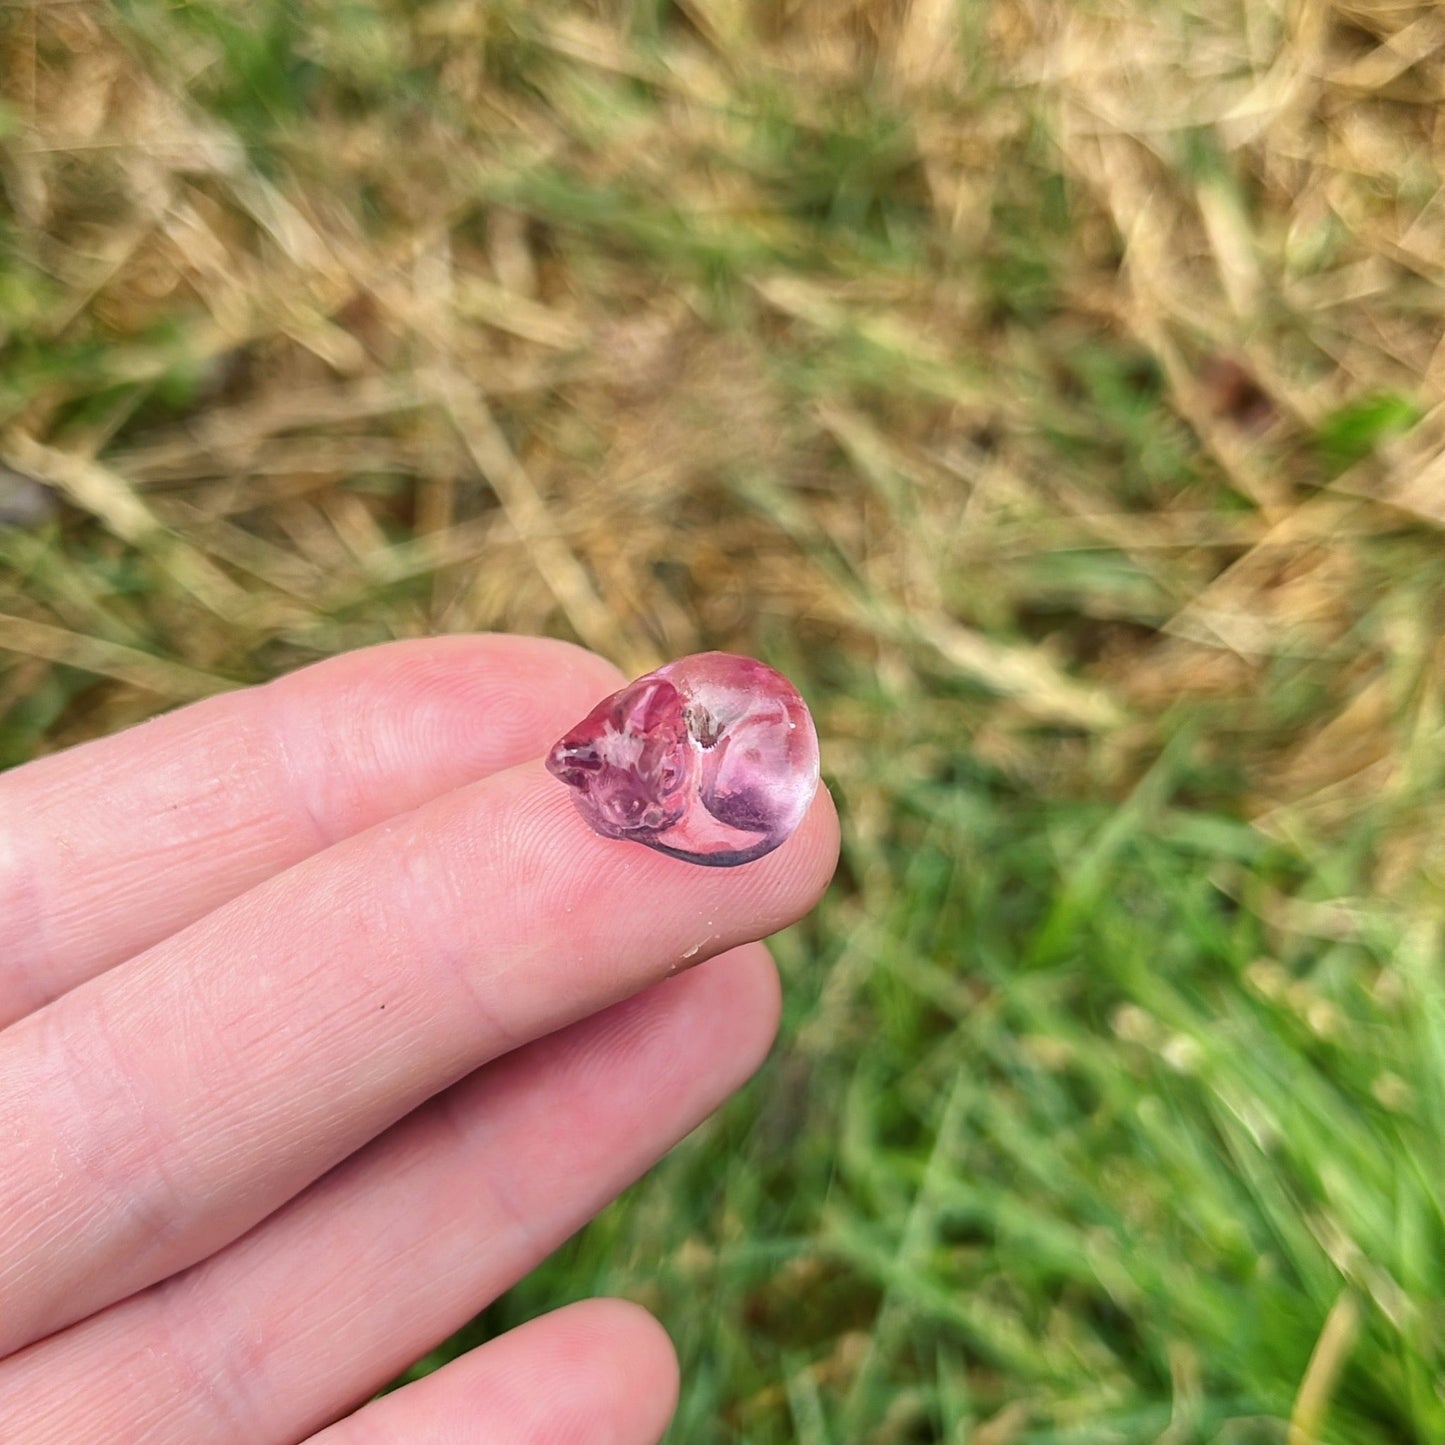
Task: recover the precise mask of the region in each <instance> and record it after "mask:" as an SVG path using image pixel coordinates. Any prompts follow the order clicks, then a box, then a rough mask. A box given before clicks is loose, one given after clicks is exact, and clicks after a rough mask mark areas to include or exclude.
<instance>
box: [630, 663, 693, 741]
mask: <svg viewBox="0 0 1445 1445" xmlns="http://www.w3.org/2000/svg"><path fill="white" fill-rule="evenodd" d="M681 716H682V696H681V694H680V693H679V692H678V690H677V689H676V688H675V687H674V686H673V685H672V684H671V683H670V682H667V681H666V680H665V679H663V678H660V677H659V678H654V679H652V680H651V681H648V682H644V683H642V684H640V685H639V686H636V687H630V688H628V689H626V691H625V692H624V693H623V695H622V697H621V699H620V700H619V703H618V708H617V727H618V731H619V732H626V733H631V734H633V735H634V736H640V737H646V736H648V735H649V734H651V733H654V732H656V731H657V730H658V729H659V728H662V727H665V726H666V725H667V724H668V723H670V722H673V721H676V720H677V719H679V718H681Z"/></svg>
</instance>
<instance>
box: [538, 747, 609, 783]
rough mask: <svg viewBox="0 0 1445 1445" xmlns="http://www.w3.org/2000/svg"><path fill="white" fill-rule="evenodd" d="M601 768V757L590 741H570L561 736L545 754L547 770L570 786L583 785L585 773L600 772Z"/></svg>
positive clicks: (585, 778)
mask: <svg viewBox="0 0 1445 1445" xmlns="http://www.w3.org/2000/svg"><path fill="white" fill-rule="evenodd" d="M602 768H603V761H602V757H601V755H600V754H599V753H598V751H597V745H596V744H595V743H592V742H585V743H580V742H571V741H570V740H569V738H563V739H562V741H561V742H559V743H557V744H556V745H555V746H554V747H553V749H552V751H551V752H550V753H548V754H547V771H548V772H549V773H551V774H552V776H553V777H554V778H560V779H561V780H562V781H563V782H564V783H566V784H567V786H568V787H571V788H580V787H583V786H584V785H585V784H586V781H587V775H588V774H589V773H600V772H601V771H602Z"/></svg>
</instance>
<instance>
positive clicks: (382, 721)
mask: <svg viewBox="0 0 1445 1445" xmlns="http://www.w3.org/2000/svg"><path fill="white" fill-rule="evenodd" d="M622 680H623V679H622V678H621V676H620V674H619V673H618V672H617V671H616V670H615V669H614V668H612V667H611V666H610V665H609V664H607V663H605V662H603V661H601V660H600V659H598V658H596V657H594V656H592V655H590V654H588V653H585V652H582V651H580V650H579V649H576V648H572V647H568V646H566V645H565V644H561V643H554V642H547V641H542V640H537V639H523V638H511V637H472V638H443V639H436V640H432V641H426V642H411V643H397V644H393V645H390V646H387V647H382V648H376V649H372V650H369V651H366V652H360V653H353V654H350V655H348V656H345V657H340V658H336V659H333V660H331V661H329V662H326V663H322V664H319V665H317V666H316V667H313V668H309V669H306V670H305V671H302V672H299V673H295V674H293V675H291V676H289V677H286V678H283V679H281V680H280V681H278V682H276V683H273V684H271V685H269V686H268V687H264V688H254V689H251V690H248V691H246V692H239V693H233V694H228V695H225V696H221V697H217V698H212V699H209V700H207V701H206V702H203V703H199V704H196V705H195V706H193V707H190V708H186V709H182V710H180V711H177V712H175V713H171V714H169V715H166V716H164V717H161V718H158V719H156V720H155V721H153V722H151V723H148V724H146V725H145V726H143V727H140V728H136V729H132V730H131V731H129V732H125V733H120V734H117V735H116V736H114V737H111V738H106V739H103V740H101V741H98V742H95V743H91V744H87V745H85V746H84V747H80V748H76V749H73V750H71V751H69V752H66V753H60V754H57V755H55V756H53V757H50V758H46V759H43V760H41V761H39V762H36V763H33V764H30V765H29V766H27V767H23V768H20V769H17V770H15V771H12V772H10V773H7V774H3V775H0V1159H3V1161H4V1163H3V1168H0V1440H5V1441H6V1442H9V1445H33V1442H74V1441H79V1440H95V1441H102V1440H105V1441H109V1440H117V1441H120V1440H145V1441H146V1442H148V1445H166V1442H172V1441H174V1442H187V1445H191V1442H194V1441H197V1440H205V1441H207V1442H215V1445H223V1442H229V1441H236V1442H246V1445H262V1442H271V1441H275V1442H281V1441H299V1440H314V1441H324V1442H325V1445H362V1442H364V1445H378V1442H392V1441H398V1442H399V1441H426V1442H427V1445H441V1442H450V1441H457V1442H462V1441H466V1442H472V1441H479V1440H485V1441H487V1442H488V1445H513V1442H516V1445H521V1442H529V1445H530V1442H546V1445H570V1442H577V1445H582V1442H586V1445H634V1442H636V1445H643V1442H654V1441H657V1440H658V1439H659V1438H660V1437H661V1435H662V1433H663V1431H664V1429H665V1428H666V1423H667V1420H668V1418H669V1416H670V1414H671V1411H672V1408H673V1405H674V1403H675V1399H676V1393H677V1389H678V1379H677V1368H676V1363H675V1360H674V1357H673V1353H672V1348H671V1345H670V1344H669V1342H668V1339H667V1336H666V1334H665V1333H664V1331H663V1329H662V1328H661V1327H660V1326H659V1325H658V1324H657V1323H656V1322H655V1321H653V1320H652V1319H651V1318H650V1317H649V1316H648V1315H646V1314H645V1313H643V1311H642V1310H640V1309H638V1308H637V1307H635V1306H633V1305H629V1304H626V1303H623V1302H621V1301H616V1300H593V1301H589V1302H587V1303H584V1304H579V1305H573V1306H570V1307H568V1308H566V1309H562V1310H558V1311H557V1312H555V1313H553V1314H551V1315H546V1316H543V1317H542V1318H540V1319H538V1320H534V1321H532V1322H531V1323H530V1324H528V1325H526V1326H524V1327H522V1328H520V1329H518V1330H515V1331H513V1332H512V1333H511V1334H509V1335H505V1336H503V1337H501V1338H498V1339H496V1340H493V1341H491V1342H490V1343H488V1344H487V1345H485V1346H483V1347H482V1348H480V1349H478V1350H475V1351H473V1352H472V1353H471V1354H469V1355H466V1356H464V1357H463V1358H461V1359H460V1360H457V1361H456V1362H454V1363H453V1364H451V1365H448V1366H446V1367H445V1368H443V1369H442V1370H440V1371H438V1372H437V1373H436V1374H433V1375H431V1376H429V1377H427V1378H426V1379H425V1380H422V1381H420V1382H418V1383H416V1384H413V1385H410V1386H407V1387H406V1388H404V1389H402V1390H399V1391H397V1392H394V1393H393V1394H390V1395H388V1396H385V1397H384V1398H382V1399H381V1400H377V1401H373V1402H372V1403H370V1404H365V1403H363V1402H365V1401H366V1399H367V1397H368V1396H369V1395H370V1394H372V1393H373V1392H374V1391H375V1390H376V1389H378V1388H379V1387H380V1386H381V1385H383V1384H385V1383H386V1382H387V1381H388V1380H389V1379H391V1378H393V1377H394V1376H395V1375H396V1374H397V1373H398V1372H399V1371H400V1370H402V1369H403V1368H405V1366H406V1365H407V1364H409V1363H410V1362H411V1361H412V1360H413V1359H415V1358H416V1357H418V1356H419V1355H421V1354H423V1353H424V1352H426V1351H427V1350H428V1349H430V1348H431V1347H432V1346H434V1345H435V1344H436V1343H437V1342H439V1341H440V1340H441V1339H443V1338H444V1337H445V1336H446V1335H448V1334H449V1333H450V1332H451V1331H452V1330H454V1329H456V1328H457V1327H458V1326H459V1325H461V1324H463V1323H464V1322H465V1321H466V1320H467V1319H469V1318H470V1317H471V1316H472V1315H473V1314H475V1313H476V1312H477V1311H478V1310H479V1309H480V1308H482V1307H483V1306H484V1305H485V1304H486V1303H487V1302H488V1301H490V1300H491V1299H493V1298H495V1297H496V1296H497V1295H498V1294H499V1293H500V1292H501V1291H503V1290H505V1289H506V1288H507V1287H508V1285H510V1284H511V1283H512V1282H513V1281H515V1280H516V1279H518V1278H519V1277H520V1276H521V1275H523V1274H525V1273H526V1272H527V1271H528V1270H529V1269H530V1268H532V1267H533V1266H534V1265H535V1264H536V1263H537V1262H538V1261H539V1260H541V1259H542V1258H543V1257H544V1256H545V1255H547V1254H548V1253H549V1252H550V1251H551V1250H552V1249H553V1248H555V1247H556V1245H558V1244H559V1243H560V1242H561V1241H562V1240H564V1239H565V1238H566V1237H567V1236H568V1235H569V1234H571V1233H573V1232H574V1231H575V1230H576V1229H578V1228H579V1227H580V1226H581V1225H582V1224H583V1223H584V1222H585V1221H586V1220H587V1219H588V1218H589V1217H590V1216H591V1215H593V1214H594V1213H596V1211H597V1210H598V1209H599V1208H600V1207H601V1206H602V1205H603V1204H604V1203H606V1202H607V1201H608V1200H609V1199H611V1198H612V1197H613V1196H614V1195H616V1194H617V1193H618V1192H619V1191H620V1190H621V1189H622V1188H623V1187H625V1186H626V1185H627V1184H628V1183H629V1182H631V1181H632V1180H633V1179H634V1178H636V1177H637V1176H638V1175H639V1174H641V1173H642V1172H644V1171H645V1170H646V1169H647V1168H648V1166H649V1165H650V1164H652V1163H653V1162H654V1161H655V1160H656V1159H657V1158H658V1157H659V1156H660V1155H661V1154H662V1153H663V1152H664V1151H666V1150H667V1149H668V1148H669V1147H670V1146H671V1145H672V1144H673V1143H675V1142H676V1141H677V1140H678V1139H679V1138H681V1137H682V1136H683V1135H684V1134H686V1133H687V1132H688V1131H689V1130H690V1129H691V1128H693V1127H694V1126H695V1125H696V1124H697V1123H698V1122H699V1121H700V1120H702V1119H703V1118H704V1117H705V1116H706V1115H707V1114H708V1113H709V1112H710V1111H711V1110H713V1109H714V1108H716V1107H717V1105H718V1104H719V1103H720V1102H721V1101H722V1100H723V1099H724V1098H726V1096H727V1095H728V1094H729V1093H730V1092H731V1091H732V1090H734V1089H735V1088H737V1087H738V1085H739V1084H741V1083H742V1082H743V1081H744V1080H745V1079H746V1078H747V1077H748V1076H749V1075H750V1074H751V1073H752V1072H753V1071H754V1070H755V1069H756V1067H757V1066H758V1064H759V1063H760V1062H761V1060H762V1058H763V1057H764V1055H765V1054H766V1052H767V1049H768V1047H769V1044H770V1043H771V1040H772V1037H773V1032H774V1029H775V1026H776V1022H777V1012H778V988H777V980H776V976H775V974H774V971H773V966H772V963H771V961H770V959H769V957H768V955H767V952H766V950H765V949H764V948H763V947H762V945H761V944H760V943H758V942H757V941H756V940H759V939H761V938H763V937H766V936H767V935H768V934H770V933H772V932H774V931H775V930H777V929H778V928H781V927H783V926H784V925H785V924H787V923H789V922H792V921H793V920H794V919H797V918H799V917H801V916H802V915H803V914H804V913H806V912H807V911H808V909H810V908H811V907H812V906H813V904H814V902H816V900H817V899H818V897H819V896H820V894H821V893H822V891H823V889H824V888H825V887H826V885H827V881H828V878H829V877H830V875H831V873H832V870H833V866H834V863H835V861H836V856H837V843H838V838H837V820H836V817H835V815H834V813H833V809H832V804H831V802H830V800H829V798H828V796H827V793H826V790H823V789H820V790H819V793H818V797H817V799H816V800H815V802H814V804H813V807H812V810H811V812H810V813H809V815H808V816H807V818H806V819H805V820H804V822H803V824H802V825H801V826H800V827H799V829H798V831H797V832H796V833H795V834H794V835H793V837H792V838H791V839H790V840H789V841H788V842H787V843H785V844H784V845H783V846H782V847H781V848H779V849H778V850H777V852H775V853H772V854H770V855H769V856H768V857H766V858H764V859H762V860H760V861H758V862H756V863H752V864H748V865H746V866H745V867H741V868H736V869H716V868H698V867H693V866H691V865H690V864H688V863H685V862H680V861H678V860H676V859H672V858H667V857H664V856H662V855H660V854H658V853H655V852H652V851H650V850H648V849H645V848H641V847H638V846H636V845H635V844H632V843H627V842H617V841H611V840H608V839H604V838H600V837H598V836H597V835H596V834H594V833H593V832H592V831H591V829H590V828H589V827H588V826H587V824H586V823H585V822H583V821H582V819H581V818H580V817H579V816H578V815H577V813H576V811H575V810H574V809H573V807H572V805H571V802H570V801H569V799H568V797H567V790H566V789H565V788H564V787H562V786H561V785H560V784H558V783H557V782H556V781H555V780H554V779H552V778H551V777H549V776H548V775H547V773H546V772H545V771H544V770H543V767H542V763H541V758H542V755H543V754H544V753H545V751H546V749H547V748H548V747H549V746H550V744H551V743H552V742H554V741H555V740H556V738H557V737H558V736H559V735H560V734H561V733H562V732H564V731H565V730H566V729H567V728H568V727H570V726H571V725H572V724H573V723H575V722H576V721H577V720H578V719H579V718H581V717H582V716H583V715H584V714H585V713H586V712H587V711H588V710H589V709H590V708H591V707H592V706H593V705H594V704H595V703H596V702H597V701H598V700H599V699H600V698H602V697H603V696H605V695H606V694H607V693H609V692H611V691H613V690H615V689H616V688H617V687H618V686H619V685H620V683H621V682H622Z"/></svg>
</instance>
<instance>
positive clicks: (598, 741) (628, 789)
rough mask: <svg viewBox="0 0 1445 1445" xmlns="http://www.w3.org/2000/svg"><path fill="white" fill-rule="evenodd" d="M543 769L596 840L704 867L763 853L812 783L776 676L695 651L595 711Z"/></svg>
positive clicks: (800, 722)
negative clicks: (618, 841) (568, 793)
mask: <svg viewBox="0 0 1445 1445" xmlns="http://www.w3.org/2000/svg"><path fill="white" fill-rule="evenodd" d="M547 770H548V771H549V772H550V773H551V774H552V775H553V776H554V777H557V778H560V779H561V780H562V781H563V782H564V783H566V784H567V786H568V787H569V788H571V789H572V801H573V802H574V803H575V804H576V806H577V811H578V812H580V813H581V814H582V816H583V817H584V818H585V819H586V820H587V821H588V822H589V823H590V824H591V825H592V827H593V828H594V829H596V831H597V832H599V833H600V834H602V836H603V837H604V838H627V839H631V841H632V842H634V843H643V844H646V846H647V847H649V848H656V849H657V851H658V852H659V853H666V854H668V855H669V856H670V857H673V858H683V859H685V860H686V861H687V862H689V863H700V864H702V865H704V866H705V867H709V868H730V867H733V866H734V865H735V864H738V863H751V862H752V861H753V859H755V858H761V857H762V856H763V855H764V854H765V853H771V852H772V851H773V849H774V848H776V847H777V846H778V845H779V844H780V843H782V842H783V841H784V840H786V839H787V837H788V835H789V834H790V833H792V831H793V829H794V828H796V827H797V826H798V824H799V823H800V822H802V820H803V815H804V814H805V813H806V812H807V811H808V805H809V804H810V803H811V802H812V801H813V794H814V793H815V792H816V791H817V787H818V735H817V733H816V732H815V731H814V729H813V719H812V718H811V717H810V716H809V714H808V708H807V704H806V703H804V701H803V699H802V698H801V697H800V696H799V695H798V690H797V689H796V688H795V687H794V686H793V685H792V683H790V682H789V681H788V679H787V678H785V677H784V676H783V675H782V674H781V673H779V672H774V671H773V669H772V668H771V667H767V666H765V665H764V664H763V663H761V662H756V661H754V660H753V659H752V658H751V657H736V656H734V655H733V654H732V653H729V652H699V653H695V654H694V655H693V656H691V657H684V658H680V659H679V660H678V661H677V662H670V663H668V664H667V666H666V667H659V668H658V669H657V671H656V672H649V673H648V674H647V675H646V676H645V677H639V678H638V679H637V681H636V682H631V683H628V685H627V686H626V687H624V688H623V689H622V690H621V691H620V692H615V693H613V694H612V696H611V697H609V698H605V699H604V700H603V701H602V702H600V703H598V704H597V706H596V707H595V708H593V709H592V711H591V712H590V713H588V714H587V716H586V717H585V718H583V719H582V721H581V722H580V723H578V724H577V726H576V727H574V728H573V729H572V730H571V731H570V732H569V733H568V734H567V735H566V736H565V737H564V738H562V739H561V740H560V741H559V742H558V743H556V744H555V746H554V747H553V748H552V751H551V752H550V753H548V754H547Z"/></svg>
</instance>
